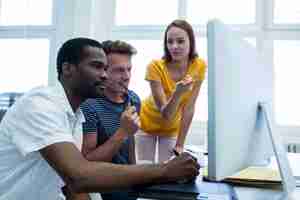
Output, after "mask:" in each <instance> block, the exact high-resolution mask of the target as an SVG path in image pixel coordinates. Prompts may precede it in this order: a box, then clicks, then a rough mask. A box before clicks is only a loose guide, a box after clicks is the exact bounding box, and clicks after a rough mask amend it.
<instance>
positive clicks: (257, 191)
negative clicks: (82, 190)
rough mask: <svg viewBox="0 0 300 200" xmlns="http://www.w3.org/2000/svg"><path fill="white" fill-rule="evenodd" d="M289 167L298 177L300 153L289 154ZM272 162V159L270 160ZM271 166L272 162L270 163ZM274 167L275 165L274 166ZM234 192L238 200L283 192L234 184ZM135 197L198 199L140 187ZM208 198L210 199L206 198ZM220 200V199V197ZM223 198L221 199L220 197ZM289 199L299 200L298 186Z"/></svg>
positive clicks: (274, 198)
mask: <svg viewBox="0 0 300 200" xmlns="http://www.w3.org/2000/svg"><path fill="white" fill-rule="evenodd" d="M291 158H292V160H290V164H291V168H292V169H293V174H294V175H296V176H299V177H300V174H299V173H300V170H299V167H300V164H299V163H300V154H298V155H295V154H289V159H291ZM295 161H297V162H295ZM272 162H274V161H272ZM271 165H272V168H273V167H274V163H271ZM275 168H276V167H275ZM233 188H234V192H235V195H236V198H237V199H238V200H269V199H270V200H281V198H282V195H283V192H282V191H280V190H275V189H266V188H255V187H241V186H234V187H233ZM132 195H133V196H135V197H141V198H149V199H159V200H199V198H198V197H197V196H194V195H190V196H189V195H183V194H182V193H174V192H168V191H164V192H162V191H156V192H155V191H153V192H149V191H147V190H143V189H142V188H141V189H139V190H136V191H133V192H132ZM208 200H210V199H208ZM216 200H219V199H216ZM220 200H221V199H220ZM222 200H223V199H222ZM289 200H300V187H297V188H296V189H295V191H294V193H293V194H292V197H291V198H290V199H289Z"/></svg>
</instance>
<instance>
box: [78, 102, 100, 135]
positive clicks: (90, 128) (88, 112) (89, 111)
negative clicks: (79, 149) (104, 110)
mask: <svg viewBox="0 0 300 200" xmlns="http://www.w3.org/2000/svg"><path fill="white" fill-rule="evenodd" d="M80 108H81V111H82V113H83V115H84V117H85V122H84V123H83V124H82V130H83V134H89V133H95V132H97V123H98V120H97V112H96V109H95V106H93V102H91V101H89V100H87V101H85V102H84V103H83V104H81V106H80Z"/></svg>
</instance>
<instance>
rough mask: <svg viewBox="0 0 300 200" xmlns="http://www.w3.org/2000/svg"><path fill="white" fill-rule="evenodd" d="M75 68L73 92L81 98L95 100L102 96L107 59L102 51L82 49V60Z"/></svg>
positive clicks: (94, 48) (87, 47)
mask: <svg viewBox="0 0 300 200" xmlns="http://www.w3.org/2000/svg"><path fill="white" fill-rule="evenodd" d="M75 68H76V69H75V73H74V74H73V75H74V77H73V78H74V79H73V80H75V81H74V82H75V90H76V91H77V92H78V93H79V94H80V95H81V96H82V97H84V98H95V97H98V96H99V95H102V94H103V90H104V88H105V82H106V79H107V74H106V70H107V58H106V55H105V53H104V51H103V50H102V49H100V48H98V47H91V46H86V47H84V49H83V57H82V60H81V61H80V62H79V63H78V64H77V65H75Z"/></svg>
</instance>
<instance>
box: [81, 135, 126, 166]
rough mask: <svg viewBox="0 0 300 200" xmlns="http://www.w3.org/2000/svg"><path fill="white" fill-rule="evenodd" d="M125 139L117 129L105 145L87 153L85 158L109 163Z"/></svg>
mask: <svg viewBox="0 0 300 200" xmlns="http://www.w3.org/2000/svg"><path fill="white" fill-rule="evenodd" d="M126 139H127V137H126V134H124V133H122V130H121V129H118V130H117V131H116V133H115V134H114V135H113V136H111V137H110V138H109V139H108V140H107V141H106V142H105V143H103V144H102V145H100V146H98V147H97V148H95V149H94V150H92V151H90V152H88V153H87V154H86V155H85V157H86V159H88V160H90V161H105V162H111V160H112V158H113V156H114V155H116V154H117V153H118V151H119V150H120V148H121V146H122V145H123V142H124V140H126Z"/></svg>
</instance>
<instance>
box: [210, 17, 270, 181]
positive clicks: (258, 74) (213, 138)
mask: <svg viewBox="0 0 300 200" xmlns="http://www.w3.org/2000/svg"><path fill="white" fill-rule="evenodd" d="M207 39H208V41H207V44H208V137H207V138H208V179H210V180H216V181H219V180H222V179H224V178H226V177H228V176H230V175H233V174H234V173H236V172H238V171H240V170H242V169H244V168H246V167H248V166H250V165H261V164H266V163H267V161H268V159H269V158H270V156H272V155H273V150H272V149H273V148H272V144H271V140H270V138H269V134H268V129H267V126H266V123H265V122H264V120H263V117H262V115H261V111H260V110H259V109H258V103H259V102H272V96H273V95H272V91H273V89H272V80H273V78H272V74H273V73H272V71H273V69H272V66H270V65H265V64H264V62H263V59H262V57H260V55H259V54H258V52H257V49H256V47H255V46H253V45H251V44H250V43H248V42H247V41H246V40H245V39H244V38H242V36H241V35H239V34H238V33H237V32H236V31H233V30H231V29H230V28H229V26H226V25H224V24H223V23H222V22H220V21H218V20H212V21H210V22H209V23H208V25H207ZM270 110H272V109H270ZM271 116H272V114H271Z"/></svg>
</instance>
